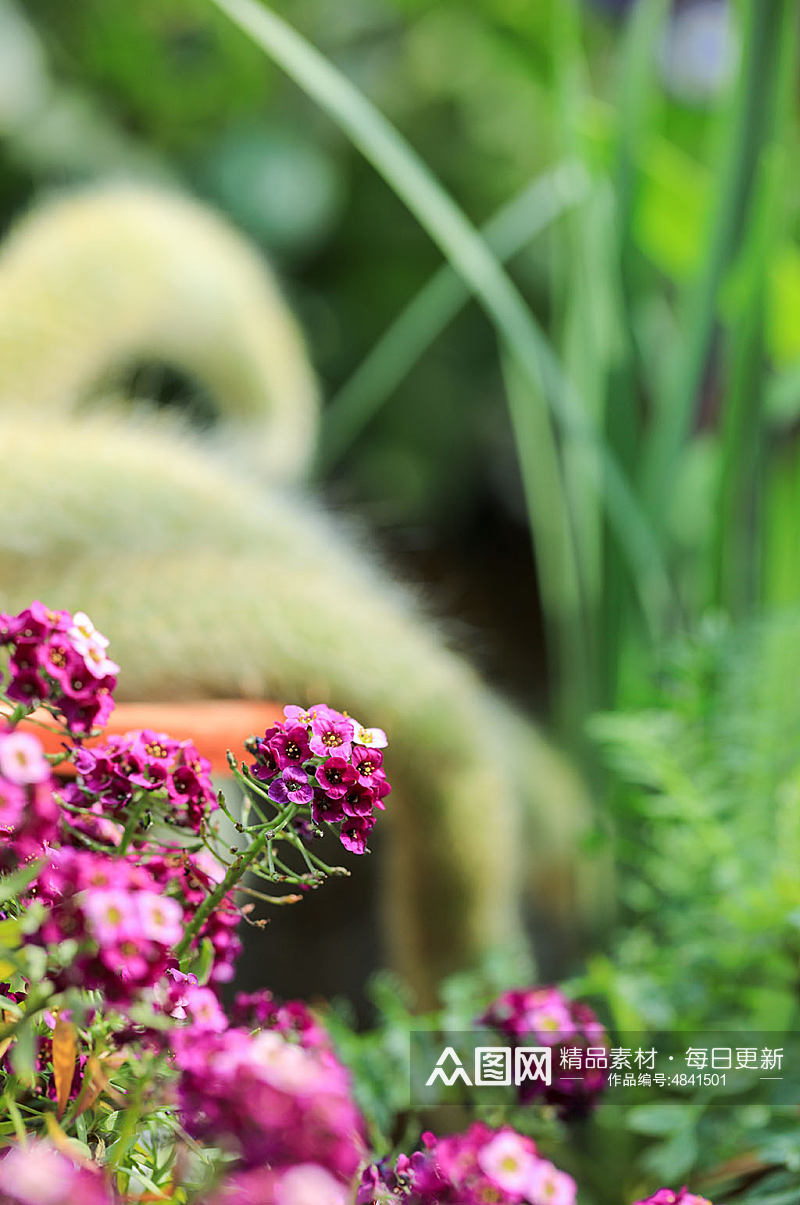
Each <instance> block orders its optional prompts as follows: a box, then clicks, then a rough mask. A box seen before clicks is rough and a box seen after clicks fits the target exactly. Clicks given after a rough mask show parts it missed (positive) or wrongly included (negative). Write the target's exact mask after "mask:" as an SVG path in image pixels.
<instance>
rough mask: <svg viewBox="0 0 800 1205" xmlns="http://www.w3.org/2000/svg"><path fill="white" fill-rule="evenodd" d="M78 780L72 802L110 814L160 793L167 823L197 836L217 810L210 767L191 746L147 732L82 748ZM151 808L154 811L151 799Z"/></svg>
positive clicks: (77, 765) (78, 755) (77, 762)
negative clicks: (94, 803) (143, 796)
mask: <svg viewBox="0 0 800 1205" xmlns="http://www.w3.org/2000/svg"><path fill="white" fill-rule="evenodd" d="M73 760H74V763H75V768H76V769H77V771H78V774H79V776H80V777H79V778H78V781H77V783H76V784H75V789H74V790H73V792H72V794H71V796H70V798H71V799H77V800H78V801H79V802H84V801H85V798H86V796H91V797H92V799H93V800H96V801H97V802H98V803H99V804H100V805H101V807H102V808H103V809H106V808H107V809H109V810H110V811H111V812H112V813H113V812H114V811H118V810H119V809H120V808H122V807H125V806H127V805H128V804H130V803H131V802H132V800H133V799H134V798H135V797H137V796H139V795H140V794H141V792H142V791H147V792H149V793H151V794H152V795H153V796H154V797H155V793H156V792H159V791H160V792H162V793H163V798H165V799H166V803H167V819H168V820H170V821H171V822H172V823H174V824H179V825H181V826H183V827H185V828H190V829H192V830H193V831H194V832H199V830H200V828H201V827H202V824H203V821H204V820H205V819H206V817H207V816H208V814H209V813H210V812H212V811H214V809H215V808H216V807H217V797H216V793H215V791H214V787H213V785H212V783H211V763H210V762H209V761H208V760H207V759H206V758H204V757H201V756H200V754H199V753H198V751H197V749H196V747H195V745H194V744H193V742H192V741H188V740H186V741H176V740H173V739H172V737H169V736H167V735H165V733H163V732H153V731H151V730H150V729H149V728H145V729H143V730H142V731H140V732H128V733H126V734H125V736H110V737H109V738H108V740H106V741H105V742H104V743H103V744H102V745H94V746H93V747H92V748H91V749H90V748H87V747H85V746H84V747H83V748H80V749H78V750H77V752H76V753H75V757H74V759H73ZM152 806H156V800H155V798H154V799H153V804H152Z"/></svg>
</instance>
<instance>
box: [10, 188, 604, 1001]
mask: <svg viewBox="0 0 800 1205" xmlns="http://www.w3.org/2000/svg"><path fill="white" fill-rule="evenodd" d="M142 354H145V355H159V356H160V357H161V358H163V359H167V360H169V361H172V362H175V363H179V364H180V365H181V366H182V367H184V368H185V369H186V370H187V371H189V372H191V373H192V374H193V375H194V376H195V377H196V378H197V379H199V380H200V381H202V382H203V383H204V385H206V386H207V387H208V388H210V390H211V392H212V394H213V396H214V398H215V400H216V402H217V404H218V407H219V410H220V414H221V416H222V417H223V420H224V425H223V426H221V427H220V429H219V434H221V435H224V438H218V437H217V435H216V434H215V438H214V439H213V440H210V439H207V438H203V437H201V436H199V435H197V434H194V433H191V432H189V431H188V430H186V429H185V427H183V426H181V425H180V424H178V423H177V422H176V421H175V420H174V419H168V418H165V417H164V416H163V415H159V414H156V413H154V412H152V411H151V410H150V409H143V408H142V407H138V408H134V409H130V408H129V409H128V410H127V411H126V410H124V409H121V408H119V407H116V408H112V409H109V408H106V409H105V410H103V409H101V408H98V407H96V406H95V407H89V408H85V407H83V405H82V404H83V403H84V402H85V401H86V400H87V399H90V398H92V397H93V395H94V394H95V392H96V386H97V382H98V381H100V380H101V379H102V376H103V374H104V373H105V372H106V371H107V370H108V369H110V368H113V367H114V365H115V364H118V363H119V362H120V361H121V360H124V359H126V358H130V357H133V356H137V355H142ZM0 382H1V383H0V466H1V467H2V472H0V606H1V607H3V608H4V609H14V608H20V607H22V606H23V605H25V604H26V603H27V602H28V601H29V600H30V599H31V598H33V597H42V598H45V599H47V600H51V601H52V602H53V604H54V605H58V606H64V607H67V608H82V609H85V610H87V611H89V613H90V614H91V615H92V617H93V618H94V620H95V622H96V623H97V624H98V625H99V626H100V628H101V629H102V630H103V631H105V632H106V633H107V634H108V636H109V637H110V638H111V639H112V641H113V650H114V656H115V658H116V659H117V660H118V661H119V662H120V663H121V664H122V666H123V668H124V673H123V675H122V677H121V680H120V687H119V691H118V694H119V697H121V698H128V699H144V698H147V699H154V700H163V699H179V700H185V699H197V698H214V697H236V696H239V697H241V696H245V697H257V698H276V699H291V700H293V701H297V702H300V703H312V702H314V701H316V700H317V699H318V698H320V697H325V698H328V699H330V700H331V701H332V702H334V703H335V704H336V706H338V707H341V708H344V709H346V710H347V711H348V712H349V713H351V714H353V715H356V716H358V717H363V718H364V719H365V722H374V723H379V724H381V725H382V726H383V727H385V728H386V729H387V730H390V732H391V735H392V746H393V747H392V778H393V781H395V782H396V792H395V794H394V795H393V796H392V806H391V808H390V810H389V825H390V831H389V836H388V840H387V841H386V847H387V850H388V854H387V860H388V864H387V867H386V873H385V876H384V877H385V882H386V888H385V899H384V908H385V917H386V930H387V933H388V937H389V943H390V949H391V955H392V957H393V960H394V962H395V965H397V966H398V967H399V968H400V969H401V970H402V971H403V972H404V973H405V974H406V975H407V976H408V977H409V979H410V980H411V981H412V982H413V983H414V984H415V985H416V986H417V987H418V989H419V990H420V992H421V995H422V997H423V998H426V997H430V994H431V991H432V986H433V984H434V982H435V980H436V979H437V978H438V977H439V976H441V975H442V974H443V973H445V972H446V971H449V970H451V969H454V968H455V967H458V966H463V965H465V964H467V963H469V962H470V961H473V960H475V959H476V958H478V957H479V956H480V955H481V954H483V953H485V952H486V951H487V950H489V949H492V948H498V947H509V946H513V945H514V944H515V943H519V942H520V941H521V937H522V926H521V922H520V909H521V899H522V895H523V891H522V883H523V879H524V877H526V874H527V872H528V870H529V869H530V871H531V877H532V878H533V880H534V888H535V892H536V896H537V909H538V911H539V914H540V916H542V917H544V918H545V922H546V923H547V922H548V921H549V922H552V923H558V924H559V925H561V926H562V931H564V929H569V928H570V927H574V926H575V925H576V923H577V921H578V915H579V913H580V911H581V909H580V906H579V904H578V895H577V893H578V891H579V889H580V884H581V882H582V877H581V874H580V871H579V867H578V855H577V852H576V849H577V845H578V843H579V839H580V834H581V833H582V832H583V831H584V830H585V829H586V827H587V824H588V820H589V808H588V805H587V801H586V797H585V795H584V793H583V791H582V789H581V788H580V786H579V785H578V783H577V780H575V779H574V778H573V777H572V776H571V774H570V772H569V770H568V769H567V767H566V766H565V765H564V763H563V762H562V760H561V759H560V757H558V755H556V754H555V753H554V752H553V750H552V749H550V748H549V747H548V746H547V745H546V743H545V742H544V741H543V739H542V738H541V736H540V735H539V734H538V733H537V732H536V731H535V730H534V729H533V728H532V727H529V726H527V725H526V724H524V723H523V721H522V720H520V718H519V717H517V716H514V715H512V714H511V713H510V712H509V711H508V710H507V709H506V708H505V707H504V706H503V705H502V704H501V703H500V702H499V701H498V700H497V699H496V698H494V697H493V696H492V694H491V693H490V692H489V691H488V690H487V689H486V688H485V687H484V686H483V685H482V684H481V682H480V681H479V679H478V678H477V676H476V675H475V673H474V672H473V671H472V670H471V669H470V667H469V666H468V664H467V662H466V661H465V660H464V659H463V657H461V656H459V655H457V654H456V653H455V652H453V651H451V650H450V649H449V648H448V647H447V642H446V640H445V639H444V636H443V634H442V632H441V631H440V630H439V629H438V628H437V627H436V626H435V625H434V624H432V623H431V622H430V621H429V620H428V619H426V618H425V617H424V615H423V614H422V613H421V611H420V609H419V607H418V606H417V604H416V603H415V600H414V599H413V598H412V597H411V596H410V594H409V593H408V592H407V591H406V590H404V589H402V588H401V587H400V586H398V585H397V584H396V583H395V582H393V581H392V580H391V578H390V577H388V576H387V575H386V574H385V573H383V572H381V571H380V570H379V569H378V568H376V566H375V565H374V564H373V562H372V560H371V559H370V557H369V556H368V555H366V553H365V552H364V550H363V549H362V548H360V547H359V545H358V543H357V542H355V541H353V540H352V539H349V538H347V537H346V536H345V535H344V534H343V532H342V531H341V530H340V529H339V528H338V527H337V526H336V525H335V524H333V523H332V522H331V520H330V519H329V518H328V517H327V516H326V515H325V514H323V513H322V512H321V511H320V510H319V509H317V508H315V507H314V506H313V505H312V504H310V503H309V502H308V501H307V500H305V499H303V498H301V497H299V496H291V495H289V494H286V493H283V492H281V491H279V490H278V489H277V488H276V487H275V484H274V477H275V475H276V473H275V465H276V464H279V465H280V467H281V468H282V469H283V470H284V475H285V473H286V471H287V470H290V471H293V472H295V473H297V472H298V471H299V468H300V466H301V465H302V463H303V461H304V457H305V455H306V454H307V453H308V451H309V448H310V439H311V432H312V429H313V420H314V410H315V391H314V385H313V377H312V374H311V371H310V369H309V367H308V362H307V359H306V356H305V353H304V351H303V347H302V342H301V340H300V339H299V337H298V334H297V330H296V328H295V326H294V323H293V321H292V319H291V317H290V315H289V314H288V313H287V310H286V308H285V305H284V303H283V302H282V300H281V298H280V295H279V293H278V291H277V289H276V288H275V285H274V283H273V282H272V280H271V279H270V277H269V276H268V275H267V274H266V272H265V270H264V269H263V267H262V266H261V265H260V264H259V263H258V262H257V259H256V257H255V256H254V255H253V253H252V252H250V251H249V250H248V249H247V248H246V247H245V246H244V245H243V244H242V243H241V241H240V240H239V239H238V238H236V237H235V236H234V235H233V234H231V233H230V232H229V231H228V229H227V228H226V227H225V226H224V225H223V224H222V223H220V222H219V220H218V219H216V218H214V217H211V216H209V215H208V214H207V213H206V212H205V211H203V210H201V209H199V208H198V207H197V206H196V205H194V204H192V203H189V202H186V201H183V200H180V199H178V198H175V197H173V196H160V195H158V194H156V193H152V192H146V193H143V192H140V191H139V190H111V191H102V192H96V193H91V194H89V195H87V196H76V197H73V198H70V199H67V200H65V201H63V202H60V203H55V204H53V205H51V206H50V207H48V208H46V209H45V210H44V211H43V212H42V213H41V214H38V215H37V214H34V215H33V216H32V217H31V218H29V219H27V220H26V221H25V222H24V223H23V224H22V225H21V226H20V227H19V229H18V230H17V232H16V234H15V235H14V237H13V238H12V239H11V240H10V241H9V243H8V245H7V247H6V249H5V252H4V254H2V256H0ZM245 434H246V435H247V438H248V440H249V444H250V446H249V448H247V449H246V454H242V451H241V449H242V446H243V437H244V436H245ZM525 817H527V818H528V824H529V830H530V831H529V832H528V833H527V834H526V840H525V841H523V840H522V836H523V824H524V818H525ZM523 849H529V850H530V851H531V853H530V857H529V855H528V854H525V856H524V857H523V856H522V851H523ZM528 860H529V861H530V867H529V868H528V867H526V866H525V862H526V861H528Z"/></svg>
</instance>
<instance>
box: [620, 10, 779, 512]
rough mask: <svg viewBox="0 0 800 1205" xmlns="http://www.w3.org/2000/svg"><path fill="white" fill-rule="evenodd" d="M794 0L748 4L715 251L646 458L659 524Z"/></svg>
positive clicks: (696, 290)
mask: <svg viewBox="0 0 800 1205" xmlns="http://www.w3.org/2000/svg"><path fill="white" fill-rule="evenodd" d="M793 12H794V6H793V5H792V3H791V0H769V2H766V3H765V2H764V0H749V4H748V20H747V23H746V29H745V39H744V46H745V53H744V58H743V62H742V69H741V73H740V79H739V84H738V88H737V93H736V97H735V103H734V109H733V113H732V117H731V120H730V123H729V128H728V130H727V138H726V146H725V151H724V155H723V161H722V164H721V167H720V170H719V171H718V173H717V181H718V183H717V192H716V199H715V203H714V205H713V206H712V213H711V221H710V227H709V230H708V234H707V238H708V251H707V254H706V255H705V258H704V260H703V262H702V264H701V267H700V271H699V274H698V276H697V280H696V281H695V283H694V284H693V285H692V286H690V289H689V293H688V296H687V298H686V300H685V303H684V307H683V318H682V322H681V326H682V328H683V332H684V339H685V343H684V350H683V354H682V355H680V356H679V357H678V360H677V362H676V365H675V369H674V372H673V374H672V377H671V379H670V381H669V382H668V384H667V387H666V392H665V396H664V398H663V401H662V404H661V406H660V407H659V411H658V415H657V422H656V423H655V425H654V429H653V433H652V437H651V439H650V443H649V448H648V452H647V456H646V459H645V473H646V479H645V483H644V489H645V496H646V498H647V500H648V503H649V507H648V509H649V512H650V514H651V515H652V516H653V518H654V520H655V521H656V522H658V518H659V516H661V517H662V519H663V517H664V515H665V507H664V498H665V497H666V496H667V492H668V490H669V484H670V481H672V480H673V478H674V474H675V471H676V465H677V461H678V459H679V458H680V455H681V451H682V448H683V445H684V443H685V440H686V438H687V435H688V433H689V431H690V429H691V424H692V418H693V415H694V412H695V407H696V404H697V399H698V395H699V393H700V389H701V386H702V383H703V377H704V375H705V372H706V368H707V365H708V361H709V356H710V352H711V344H712V339H713V336H714V329H715V323H716V317H717V306H718V303H719V295H720V290H721V287H722V284H723V280H724V277H725V273H726V271H727V269H728V268H729V266H730V262H731V257H732V256H733V254H734V252H735V249H736V246H737V243H738V241H739V239H740V237H741V234H742V230H743V228H744V225H745V222H746V220H747V215H748V213H749V210H750V205H751V199H752V189H753V181H754V180H755V178H756V174H757V170H758V163H759V156H760V154H761V152H762V150H763V148H764V140H765V123H767V122H768V113H769V111H770V109H771V105H770V102H769V97H770V95H771V93H772V90H773V89H774V87H775V76H776V69H777V64H778V59H779V54H780V46H781V39H782V37H785V38H791V37H793V36H794V32H793V30H792V27H791V17H792V14H793Z"/></svg>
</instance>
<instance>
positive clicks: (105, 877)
mask: <svg viewBox="0 0 800 1205" xmlns="http://www.w3.org/2000/svg"><path fill="white" fill-rule="evenodd" d="M35 891H36V895H37V896H38V898H39V899H41V900H43V901H44V902H45V903H46V904H47V905H48V910H47V913H46V915H45V918H44V921H43V922H42V926H41V928H40V929H39V930H38V932H37V934H36V940H38V941H40V942H41V943H42V944H43V945H45V946H47V947H57V946H59V945H60V944H61V943H62V942H65V941H69V942H70V943H76V945H77V948H76V949H70V950H69V951H68V952H67V954H66V956H65V958H64V960H63V965H61V967H60V968H58V969H57V968H55V967H54V968H53V971H52V978H53V981H54V983H55V984H56V986H57V988H59V989H64V988H66V987H69V986H77V987H83V988H88V989H95V990H98V991H101V992H103V994H104V995H105V997H106V999H107V1000H108V1001H110V1002H111V1003H112V1004H125V1003H128V1002H130V1000H131V999H132V998H133V997H135V996H136V995H137V994H138V993H139V992H141V991H142V989H144V988H148V987H152V986H153V985H154V984H155V983H157V982H158V980H159V979H160V978H161V977H162V976H163V974H164V972H165V971H166V969H167V964H168V962H169V959H170V957H171V956H172V950H173V948H174V947H175V946H176V945H177V944H178V942H179V941H180V939H181V937H182V935H183V925H184V920H185V918H184V913H183V909H182V907H181V905H180V904H179V902H178V901H177V900H175V899H172V898H170V897H169V896H166V895H164V894H163V892H162V891H161V889H160V887H159V884H158V883H157V882H156V880H155V879H154V878H153V876H152V875H151V874H150V873H149V872H148V871H147V870H146V869H145V868H144V867H143V866H137V865H135V864H134V863H133V862H132V861H131V860H129V859H127V858H111V857H107V856H106V855H105V854H98V853H95V852H93V851H92V850H88V849H74V848H72V847H70V846H65V847H63V848H61V849H57V850H53V851H52V852H51V855H50V857H49V859H48V861H47V862H46V864H45V865H44V866H43V868H42V869H41V871H40V872H39V875H38V877H37V879H36V886H35Z"/></svg>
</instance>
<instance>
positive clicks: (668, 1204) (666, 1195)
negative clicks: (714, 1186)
mask: <svg viewBox="0 0 800 1205" xmlns="http://www.w3.org/2000/svg"><path fill="white" fill-rule="evenodd" d="M636 1205H711V1202H710V1201H709V1200H707V1199H706V1197H698V1196H697V1195H696V1194H695V1193H693V1192H689V1189H688V1188H681V1189H680V1190H679V1191H678V1192H675V1190H674V1189H672V1188H659V1190H658V1192H654V1193H653V1195H652V1197H647V1199H646V1200H644V1201H637V1202H636Z"/></svg>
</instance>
